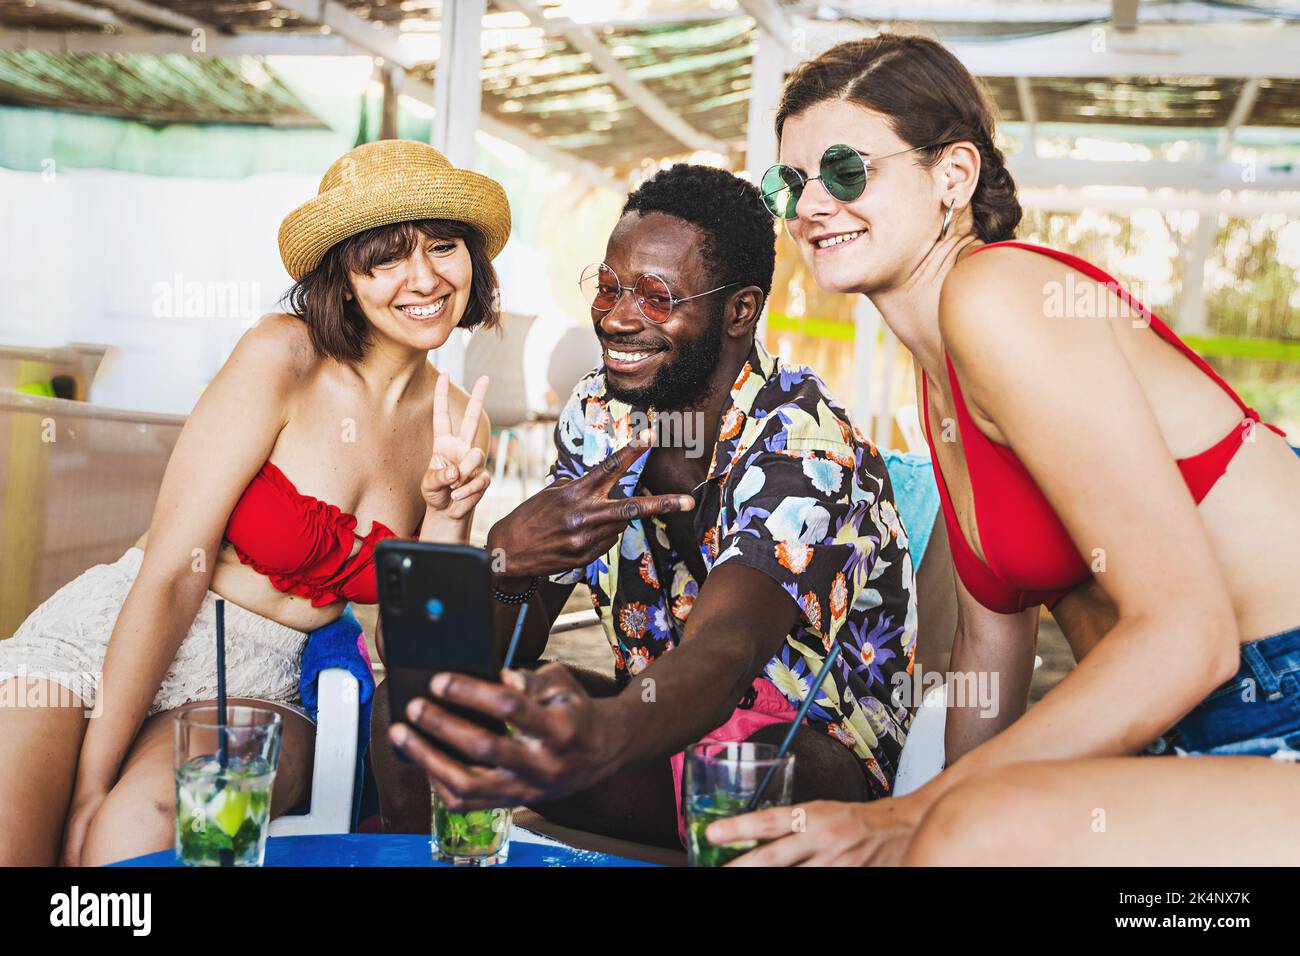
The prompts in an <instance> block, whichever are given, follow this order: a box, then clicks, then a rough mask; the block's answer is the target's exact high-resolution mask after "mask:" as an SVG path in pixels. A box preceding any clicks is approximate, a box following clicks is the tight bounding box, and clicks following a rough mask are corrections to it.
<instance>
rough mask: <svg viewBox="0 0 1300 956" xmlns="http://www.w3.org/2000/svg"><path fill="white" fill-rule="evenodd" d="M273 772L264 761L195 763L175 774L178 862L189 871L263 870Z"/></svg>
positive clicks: (200, 760) (209, 759)
mask: <svg viewBox="0 0 1300 956" xmlns="http://www.w3.org/2000/svg"><path fill="white" fill-rule="evenodd" d="M274 784H275V769H274V768H273V767H272V766H271V765H270V764H269V763H268V762H267V761H265V760H262V759H260V758H253V759H248V760H243V759H234V758H232V759H231V760H230V761H229V762H228V763H227V764H226V767H225V769H224V770H223V769H222V768H221V765H220V763H219V762H218V761H217V759H216V758H215V757H212V756H203V757H195V758H194V759H193V760H191V761H189V762H188V763H186V764H184V765H182V766H181V767H180V768H178V769H177V770H176V859H177V862H179V863H183V864H185V865H186V866H261V865H262V860H263V857H264V856H265V853H266V834H267V829H268V825H269V823H270V819H271V789H272V787H273V786H274Z"/></svg>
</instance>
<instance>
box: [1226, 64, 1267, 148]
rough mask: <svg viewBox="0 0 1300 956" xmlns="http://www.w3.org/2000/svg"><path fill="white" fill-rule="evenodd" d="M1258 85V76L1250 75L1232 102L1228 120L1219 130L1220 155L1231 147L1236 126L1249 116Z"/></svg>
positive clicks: (1257, 95) (1257, 94) (1257, 92)
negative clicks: (1234, 101) (1235, 99)
mask: <svg viewBox="0 0 1300 956" xmlns="http://www.w3.org/2000/svg"><path fill="white" fill-rule="evenodd" d="M1259 87H1260V79H1259V77H1257V76H1252V77H1251V78H1250V79H1249V80H1247V81H1246V84H1245V85H1244V86H1243V87H1242V88H1241V93H1240V94H1239V95H1238V96H1237V102H1236V103H1234V104H1232V112H1231V113H1230V114H1228V122H1227V123H1226V124H1224V127H1223V129H1222V130H1221V131H1220V132H1219V145H1218V153H1219V156H1220V157H1223V156H1227V155H1228V151H1229V150H1230V149H1231V148H1232V137H1234V136H1236V135H1237V130H1238V128H1240V127H1241V126H1244V125H1245V123H1246V120H1247V119H1249V118H1250V111H1251V110H1253V109H1254V108H1255V100H1257V99H1259Z"/></svg>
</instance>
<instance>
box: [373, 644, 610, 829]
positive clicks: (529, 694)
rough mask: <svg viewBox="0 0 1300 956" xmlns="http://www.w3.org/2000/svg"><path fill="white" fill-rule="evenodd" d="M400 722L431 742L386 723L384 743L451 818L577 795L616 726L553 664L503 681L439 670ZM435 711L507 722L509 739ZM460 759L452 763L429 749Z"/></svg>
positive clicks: (595, 774)
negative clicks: (423, 780) (419, 774)
mask: <svg viewBox="0 0 1300 956" xmlns="http://www.w3.org/2000/svg"><path fill="white" fill-rule="evenodd" d="M429 697H430V698H431V699H423V698H416V699H414V700H412V701H411V702H410V704H409V705H408V706H407V708H406V714H405V715H404V716H405V717H406V719H407V720H409V721H410V722H411V723H412V724H414V725H415V726H416V727H418V728H419V729H420V730H421V731H422V732H423V733H424V734H426V735H428V737H429V738H431V740H432V741H433V744H431V743H430V742H429V741H427V740H424V739H423V738H422V737H421V735H420V734H417V733H413V732H412V731H411V730H410V728H408V727H405V726H403V725H402V724H398V723H394V724H393V725H392V727H390V728H389V737H390V738H391V740H392V742H393V744H394V746H396V747H397V748H398V749H399V750H401V751H402V752H403V753H404V754H405V755H406V756H407V757H408V758H410V760H411V762H412V763H414V764H415V765H416V766H418V767H420V768H421V769H422V770H424V772H425V775H426V776H427V777H428V778H429V783H430V785H431V786H432V787H433V788H434V790H435V791H436V792H437V794H438V797H439V798H440V799H441V800H442V801H443V802H444V803H445V804H446V806H447V808H448V809H449V810H451V811H453V812H455V813H463V812H466V811H469V810H475V809H481V808H485V807H512V806H518V805H520V804H532V803H540V802H546V801H548V800H554V799H558V798H560V797H564V796H567V795H569V794H571V793H575V792H577V791H579V790H583V789H585V788H587V787H589V786H591V785H592V784H593V783H595V782H596V781H597V780H599V779H601V777H603V776H605V774H606V773H607V772H609V769H610V768H612V766H613V763H614V758H615V756H616V753H617V750H618V746H619V741H620V740H621V739H623V738H622V736H621V732H620V728H618V727H617V726H614V725H613V723H612V720H611V717H612V715H611V714H608V713H601V712H600V710H601V708H600V706H599V705H600V704H601V701H598V700H597V699H596V698H593V697H591V696H590V695H589V694H588V693H587V692H586V691H585V690H584V689H583V688H582V686H581V685H580V684H579V683H578V682H577V680H576V679H574V677H573V675H572V674H570V673H569V671H568V670H567V669H566V668H564V667H563V666H561V665H559V664H548V665H546V666H545V667H542V668H540V669H539V670H536V671H518V670H508V671H502V672H501V683H499V684H496V683H491V682H489V681H484V680H479V679H477V678H474V677H470V676H468V675H465V674H453V673H449V672H443V673H441V674H437V675H435V676H434V678H433V680H432V681H431V682H430V686H429ZM441 704H451V705H458V706H461V707H464V708H468V709H470V710H474V711H477V712H479V713H482V714H484V715H487V716H489V717H494V718H496V719H497V720H500V721H502V722H504V723H507V724H508V725H509V726H510V727H511V728H512V729H513V733H511V734H509V735H502V734H496V733H492V732H490V731H488V730H485V729H484V728H482V727H480V726H478V725H477V724H474V723H471V722H470V721H468V720H464V719H463V718H460V717H457V716H456V715H455V714H453V713H451V712H450V711H449V710H447V709H446V708H445V707H443V706H440V705H441ZM438 743H442V744H445V745H446V746H447V747H450V748H453V749H454V750H455V751H458V752H460V753H462V754H465V755H466V756H467V757H468V758H469V759H470V760H472V761H474V763H473V764H467V763H464V762H461V761H458V760H455V759H453V758H451V757H450V756H448V755H447V753H446V752H445V751H444V750H442V749H440V748H439V747H437V746H436V744H438Z"/></svg>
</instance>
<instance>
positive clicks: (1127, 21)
mask: <svg viewBox="0 0 1300 956" xmlns="http://www.w3.org/2000/svg"><path fill="white" fill-rule="evenodd" d="M1110 22H1111V23H1112V24H1113V25H1114V27H1115V29H1116V30H1119V31H1120V32H1121V33H1132V32H1133V31H1134V30H1136V29H1137V26H1138V0H1111V4H1110Z"/></svg>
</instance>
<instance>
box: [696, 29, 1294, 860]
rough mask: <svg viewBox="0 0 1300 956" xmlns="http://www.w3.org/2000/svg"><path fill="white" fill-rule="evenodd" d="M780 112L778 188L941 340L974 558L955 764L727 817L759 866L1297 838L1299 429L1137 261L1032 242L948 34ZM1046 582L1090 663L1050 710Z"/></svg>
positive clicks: (1266, 850)
mask: <svg viewBox="0 0 1300 956" xmlns="http://www.w3.org/2000/svg"><path fill="white" fill-rule="evenodd" d="M776 129H777V135H778V137H779V140H780V157H781V162H780V163H778V164H777V165H775V166H773V167H772V168H771V169H769V170H768V171H767V173H766V174H765V175H764V177H763V193H764V198H765V200H766V201H767V204H768V208H769V211H770V212H771V213H772V214H773V215H774V216H775V217H777V218H779V219H782V220H785V222H786V225H787V227H788V229H789V232H790V235H791V237H792V238H793V239H794V241H795V243H796V244H797V245H798V246H799V248H800V251H801V252H802V254H803V255H804V257H805V259H806V260H807V261H808V263H809V266H810V268H811V270H812V272H813V274H814V276H815V278H816V280H817V282H818V284H819V285H820V286H822V287H823V288H825V289H828V290H831V291H835V292H845V293H856V294H863V295H868V296H870V298H871V301H872V303H873V304H874V305H875V306H876V307H877V308H879V310H880V312H881V314H882V316H883V317H884V320H885V322H886V323H887V324H888V325H889V326H890V327H891V329H893V331H894V332H895V333H896V334H897V335H898V337H899V339H900V340H902V342H903V343H904V344H905V345H906V346H907V347H908V349H909V350H910V351H911V353H912V355H913V358H914V361H915V365H916V380H917V391H918V395H917V399H918V405H919V407H920V409H921V419H922V421H923V422H925V423H926V432H927V437H928V438H929V440H930V445H931V450H932V453H933V454H932V463H933V466H934V471H935V477H936V479H937V482H938V488H939V492H940V498H941V500H942V503H943V510H944V514H945V522H946V524H947V527H948V540H949V545H950V548H951V549H952V553H953V561H954V565H955V567H956V570H957V598H958V602H957V603H958V608H959V613H958V624H957V633H956V637H955V640H954V643H953V652H952V660H951V663H950V671H951V672H954V673H953V677H954V678H955V679H952V680H950V681H949V683H948V693H949V699H950V703H949V706H948V708H947V712H946V714H947V716H946V720H947V728H946V738H945V742H946V746H947V751H946V755H947V758H948V764H949V766H948V768H947V769H946V770H945V771H944V772H943V773H941V774H939V775H938V776H937V777H935V778H934V779H933V780H931V781H930V782H929V783H927V784H926V785H925V786H923V787H921V788H920V789H918V790H916V791H914V792H912V793H909V794H906V795H903V796H896V797H893V798H889V799H884V800H877V801H875V802H873V803H870V804H859V805H849V804H820V805H819V804H813V805H811V806H808V807H806V808H804V809H805V811H806V818H805V819H806V826H804V827H802V828H801V829H800V832H798V833H791V831H790V823H789V821H790V818H789V814H788V813H787V812H785V811H782V812H780V813H772V812H768V813H766V814H765V815H764V814H756V815H752V816H749V817H740V818H736V819H732V820H726V821H721V822H720V823H715V824H714V825H713V827H712V828H711V830H710V839H712V840H713V841H714V842H719V841H721V842H731V841H736V840H742V839H747V840H764V839H769V838H772V842H771V843H768V844H767V845H765V846H762V847H760V848H759V849H757V850H755V851H753V852H752V853H750V854H747V855H746V857H745V858H742V859H743V861H744V863H745V864H749V865H772V864H792V863H812V864H818V863H831V862H834V863H880V862H891V861H897V860H899V859H905V860H908V861H910V862H923V863H934V862H961V863H974V864H994V863H1020V864H1042V863H1075V864H1080V863H1088V864H1099V863H1108V864H1153V863H1160V864H1175V865H1189V864H1224V863H1243V862H1253V863H1282V862H1290V863H1293V864H1294V863H1296V862H1300V815H1297V814H1296V812H1295V808H1296V806H1297V801H1300V767H1297V766H1296V765H1295V761H1296V760H1297V759H1300V681H1298V680H1297V676H1298V675H1300V589H1297V587H1296V581H1297V580H1300V548H1297V547H1296V542H1297V541H1300V495H1297V494H1296V488H1297V486H1298V485H1300V461H1298V460H1297V458H1296V455H1295V454H1293V452H1292V449H1291V448H1290V447H1289V446H1288V444H1287V442H1286V441H1285V440H1284V437H1283V436H1282V435H1281V434H1280V433H1279V432H1280V430H1279V429H1277V428H1275V427H1274V426H1272V425H1266V424H1265V423H1262V422H1261V421H1260V416H1259V414H1258V413H1257V412H1256V411H1254V410H1253V409H1250V408H1248V407H1247V406H1246V404H1245V403H1244V402H1243V401H1242V400H1241V398H1240V396H1238V395H1237V394H1236V393H1235V392H1234V391H1233V390H1232V388H1231V387H1230V386H1229V385H1228V384H1227V383H1226V382H1224V381H1223V380H1222V379H1221V378H1219V376H1218V375H1217V374H1216V373H1215V372H1214V370H1213V369H1211V368H1210V367H1209V366H1208V365H1207V364H1206V363H1205V362H1204V360H1203V359H1201V358H1200V357H1199V356H1198V355H1196V354H1195V353H1194V352H1193V351H1192V350H1191V349H1190V348H1188V346H1187V345H1186V344H1184V343H1183V342H1182V341H1181V340H1179V338H1178V336H1177V335H1175V334H1174V333H1173V332H1172V331H1171V330H1170V329H1169V328H1168V327H1167V326H1165V325H1164V323H1163V322H1161V321H1160V319H1159V318H1158V317H1157V316H1155V315H1153V314H1152V313H1151V311H1150V310H1149V309H1147V308H1146V307H1145V306H1144V305H1142V304H1141V303H1140V302H1139V301H1138V300H1137V299H1136V298H1135V297H1134V296H1133V295H1131V294H1130V293H1129V291H1128V290H1125V289H1124V288H1122V287H1121V285H1120V284H1119V283H1118V282H1116V281H1115V280H1114V279H1113V278H1111V277H1110V276H1108V275H1106V274H1105V273H1104V272H1102V271H1101V270H1100V269H1098V268H1097V267H1096V266H1094V265H1092V264H1091V263H1088V262H1085V261H1084V260H1081V259H1078V258H1076V257H1074V256H1070V255H1067V254H1064V253H1061V252H1058V251H1056V250H1052V249H1046V248H1043V247H1041V246H1034V245H1029V244H1027V243H1022V242H1016V241H1013V237H1014V235H1015V230H1016V227H1017V224H1018V223H1019V221H1020V216H1021V210H1020V204H1019V202H1018V200H1017V198H1016V186H1015V183H1014V181H1013V180H1012V178H1011V175H1010V173H1009V172H1008V170H1007V168H1006V165H1005V163H1004V160H1003V156H1002V153H1001V151H1000V150H999V149H998V148H997V147H996V146H995V145H994V130H993V116H992V110H991V108H990V107H989V105H988V100H987V98H986V96H985V94H984V93H983V92H982V90H981V89H980V87H979V85H978V83H977V81H976V80H975V79H974V78H973V77H972V76H971V75H970V73H969V72H968V71H967V70H966V68H965V67H964V66H963V65H962V64H961V63H960V61H958V59H957V58H956V57H955V56H954V55H953V54H952V53H951V52H949V51H948V50H947V49H945V48H944V47H943V46H942V45H941V44H940V43H938V42H937V41H935V40H933V39H930V38H928V37H923V36H905V35H899V34H881V35H880V36H878V37H873V38H869V39H862V40H854V41H850V42H847V43H842V44H838V45H836V46H834V47H832V48H831V49H829V50H828V51H826V52H825V53H823V54H821V55H820V56H818V57H816V58H814V59H812V60H809V61H807V62H805V63H803V64H801V65H800V66H799V68H798V69H796V70H795V71H794V72H793V73H792V74H791V77H790V79H789V80H788V82H787V83H786V86H785V89H784V92H783V94H782V101H781V104H780V107H779V108H778V110H777V112H776ZM1042 606H1047V607H1049V608H1050V609H1051V611H1052V615H1053V617H1054V618H1055V619H1056V621H1057V623H1058V624H1059V625H1060V626H1061V629H1062V631H1063V632H1064V634H1065V637H1066V638H1067V640H1068V641H1069V643H1070V646H1071V649H1072V650H1073V651H1074V654H1075V657H1076V659H1077V660H1078V666H1077V667H1076V668H1075V669H1074V670H1073V671H1072V672H1071V673H1070V674H1068V675H1067V676H1066V677H1065V678H1064V679H1063V680H1062V681H1061V682H1060V684H1059V685H1057V686H1056V687H1054V688H1052V689H1051V691H1049V692H1048V693H1047V694H1046V695H1045V696H1044V698H1043V699H1042V700H1041V701H1039V702H1038V703H1036V704H1035V705H1034V707H1033V708H1032V709H1028V710H1027V709H1026V703H1027V696H1028V691H1029V684H1030V678H1031V676H1032V673H1033V667H1034V664H1033V662H1034V648H1035V641H1036V638H1037V628H1038V621H1039V613H1040V608H1041V607H1042ZM992 678H1000V680H999V682H998V683H997V684H993V683H992ZM972 679H978V681H979V684H980V685H981V686H986V685H988V684H992V686H993V688H994V689H995V690H994V693H995V694H997V697H996V698H995V701H994V706H988V702H987V701H986V700H985V696H986V695H984V694H978V695H973V696H974V697H977V698H978V700H976V699H973V697H972V695H970V694H969V693H968V692H969V689H970V688H971V686H972ZM999 689H1000V693H998V690H999ZM919 696H920V695H919V694H916V695H914V697H913V699H917V698H919ZM963 698H965V699H963ZM1144 750H1147V751H1149V752H1152V753H1157V752H1165V753H1169V754H1174V753H1181V754H1185V755H1204V756H1196V757H1191V756H1189V759H1176V758H1173V757H1170V758H1169V759H1155V758H1152V759H1145V758H1144V759H1135V758H1134V756H1131V755H1136V754H1138V753H1141V752H1143V751H1144ZM1209 821H1212V823H1211V825H1209V826H1207V825H1205V824H1206V823H1207V822H1209Z"/></svg>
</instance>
